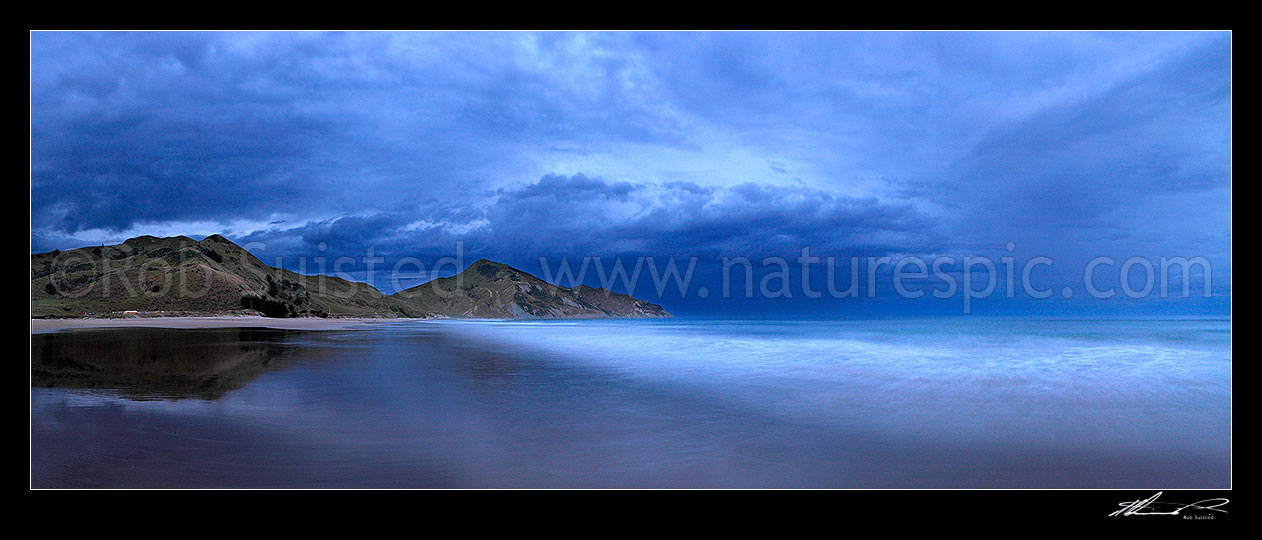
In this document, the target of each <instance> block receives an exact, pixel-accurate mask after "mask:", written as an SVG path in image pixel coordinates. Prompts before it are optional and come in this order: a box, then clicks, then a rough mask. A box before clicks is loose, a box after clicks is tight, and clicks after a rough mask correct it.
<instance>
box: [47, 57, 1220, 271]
mask: <svg viewBox="0 0 1262 540" xmlns="http://www.w3.org/2000/svg"><path fill="white" fill-rule="evenodd" d="M31 116H32V120H31V145H32V156H31V161H32V165H31V176H32V179H31V182H32V184H31V213H32V215H31V226H32V231H31V242H32V250H33V251H45V250H50V249H54V248H63V249H64V248H69V247H76V246H80V245H84V244H91V243H102V242H113V241H118V240H121V239H124V238H126V237H128V236H133V235H136V234H190V235H201V234H210V233H215V232H220V233H225V234H226V235H227V236H229V237H230V238H233V239H234V240H238V241H244V242H259V243H263V244H266V245H267V248H266V251H267V254H269V255H272V254H274V255H277V256H282V255H283V256H296V255H314V254H318V253H324V252H325V251H326V250H327V252H329V253H336V252H340V251H348V252H349V251H352V250H360V249H362V248H363V247H364V246H367V245H372V246H375V247H376V249H377V250H378V252H379V253H384V254H387V255H386V256H388V257H402V256H408V255H414V256H422V257H425V256H430V255H433V254H438V253H442V252H444V251H447V252H449V251H450V249H451V246H452V244H453V243H454V242H455V241H456V240H461V241H463V242H464V245H465V246H466V250H467V251H470V252H474V253H476V254H477V255H478V256H487V257H492V258H500V259H509V260H525V259H534V258H537V257H539V256H560V255H618V254H650V255H663V256H665V255H684V256H691V255H697V256H702V257H713V256H717V255H721V254H734V255H745V256H751V257H756V256H759V255H761V254H784V253H791V252H795V251H796V250H798V249H800V248H801V247H802V246H811V247H812V249H814V250H816V251H828V252H832V253H836V254H838V255H847V256H848V255H851V254H869V253H876V254H880V253H911V254H933V253H945V252H970V253H972V252H976V253H998V252H1000V250H1002V249H1003V246H1004V245H1005V243H1006V242H1008V241H1012V242H1015V243H1016V244H1017V245H1018V246H1019V247H1020V250H1021V252H1022V253H1024V254H1040V255H1049V256H1056V257H1061V258H1065V259H1070V260H1077V259H1085V258H1087V257H1090V256H1095V255H1102V254H1103V255H1114V256H1129V255H1146V256H1159V255H1184V256H1193V255H1202V256H1206V257H1210V258H1211V259H1212V260H1213V261H1214V262H1215V265H1216V272H1221V273H1222V274H1223V277H1224V279H1225V280H1226V282H1228V283H1229V281H1230V242H1231V236H1230V228H1231V227H1230V225H1231V210H1230V194H1231V184H1230V179H1231V168H1230V157H1231V40H1230V35H1229V34H1225V33H1195V32H1194V33H995V32H982V33H949V32H946V33H890V32H877V33H811V32H804V33H652V32H648V33H594V34H592V33H507V32H493V33H441V32H436V33H387V32H372V33H331V34H326V33H313V34H309V33H215V32H194V33H44V32H39V33H34V34H33V35H32V38H31ZM321 246H322V247H321Z"/></svg>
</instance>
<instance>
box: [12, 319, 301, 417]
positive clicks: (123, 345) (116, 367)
mask: <svg viewBox="0 0 1262 540" xmlns="http://www.w3.org/2000/svg"><path fill="white" fill-rule="evenodd" d="M299 333H301V332H299V331H294V330H274V329H266V328H218V329H199V330H189V329H169V328H126V329H105V330H79V331H67V332H56V333H51V334H37V335H32V336H31V386H41V387H50V388H54V387H55V388H83V389H106V390H114V391H117V392H118V393H119V394H120V395H121V396H123V397H126V398H129V399H137V400H153V399H186V398H200V399H206V400H213V399H217V398H219V397H221V396H223V395H224V394H226V393H227V392H229V391H232V390H235V389H237V388H240V387H242V386H244V385H245V384H246V383H248V382H250V381H251V380H253V379H254V378H256V377H258V376H259V375H261V374H262V373H264V372H266V371H268V370H272V369H279V368H282V367H284V366H285V365H287V364H288V363H289V361H290V354H289V351H290V347H288V346H287V345H285V344H284V340H285V338H287V337H290V336H293V335H296V334H299Z"/></svg>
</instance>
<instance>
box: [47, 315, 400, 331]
mask: <svg viewBox="0 0 1262 540" xmlns="http://www.w3.org/2000/svg"><path fill="white" fill-rule="evenodd" d="M398 320H424V319H385V318H370V317H346V318H340V317H339V318H331V319H324V318H316V317H302V318H292V319H280V318H273V317H261V316H258V315H214V316H207V317H130V318H117V319H110V318H100V319H31V335H35V334H49V333H53V332H60V331H62V330H71V329H75V328H189V329H198V328H273V329H277V330H356V329H363V328H368V327H370V326H372V323H374V322H376V323H380V322H387V321H398Z"/></svg>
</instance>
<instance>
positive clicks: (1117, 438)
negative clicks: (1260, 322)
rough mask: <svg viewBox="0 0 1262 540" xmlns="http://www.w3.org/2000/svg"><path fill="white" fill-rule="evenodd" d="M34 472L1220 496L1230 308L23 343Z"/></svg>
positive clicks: (86, 478) (287, 481)
mask: <svg viewBox="0 0 1262 540" xmlns="http://www.w3.org/2000/svg"><path fill="white" fill-rule="evenodd" d="M31 454H32V455H31V483H32V486H34V487H410V488H426V487H455V488H466V487H469V488H484V487H490V488H494V487H505V488H519V487H535V488H601V487H627V488H649V487H666V488H693V487H696V488H706V487H725V488H726V487H736V488H741V487H748V488H766V487H775V488H800V487H809V488H902V487H922V488H976V487H994V488H1006V487H1028V488H1062V487H1090V488H1179V487H1187V488H1227V487H1230V486H1231V324H1230V320H1227V319H1206V320H1195V319H1140V320H1050V319H1049V320H1036V319H999V318H981V317H957V318H926V319H915V320H850V321H743V320H738V321H716V320H693V319H668V320H608V321H587V320H584V321H540V322H529V321H430V322H427V321H389V322H381V323H375V324H373V325H372V326H371V327H370V328H368V329H361V330H339V331H320V332H296V331H265V330H236V329H228V330H224V329H217V330H176V329H170V330H162V329H101V330H74V331H63V332H59V333H55V334H41V335H35V336H32V388H31Z"/></svg>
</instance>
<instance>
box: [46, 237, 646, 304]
mask: <svg viewBox="0 0 1262 540" xmlns="http://www.w3.org/2000/svg"><path fill="white" fill-rule="evenodd" d="M129 311H135V312H145V313H146V314H155V313H158V314H163V315H176V314H182V315H207V314H262V315H265V316H268V317H415V318H432V317H474V318H593V317H669V316H670V314H669V313H667V312H666V310H664V309H662V307H661V306H658V305H656V304H652V303H649V302H645V301H643V300H637V299H635V298H632V297H630V296H627V295H622V294H616V293H611V292H609V291H606V290H604V289H593V288H590V287H586V286H579V287H576V288H566V287H560V286H557V285H552V284H549V283H547V282H544V281H543V280H541V279H539V278H537V277H535V276H532V275H530V274H528V273H526V272H523V271H521V270H517V269H515V268H512V267H510V266H508V265H504V264H500V263H496V262H492V261H488V260H485V259H484V260H480V261H477V262H475V263H473V264H472V265H470V266H469V268H467V269H465V271H464V272H461V273H460V274H458V275H456V276H452V277H447V278H440V279H436V280H433V281H431V282H428V283H424V284H422V285H418V286H416V287H413V288H411V289H407V290H405V291H400V292H398V293H396V294H394V295H385V294H383V293H381V291H378V290H377V289H376V288H374V287H372V286H371V285H368V284H366V283H359V282H354V281H347V280H345V279H341V278H338V277H334V276H326V275H315V276H308V275H303V274H298V273H296V272H292V271H289V270H285V269H283V268H274V267H271V266H268V265H266V264H264V263H263V262H262V261H260V260H259V259H258V258H257V257H255V256H254V255H251V254H250V253H249V252H248V251H246V250H245V249H242V248H241V247H240V246H238V245H236V244H234V243H232V242H231V241H229V240H228V239H227V238H224V237H223V236H220V235H212V236H208V237H206V238H205V239H204V240H201V241H200V242H199V241H196V240H193V239H191V238H188V237H186V236H176V237H171V238H157V237H153V236H141V237H138V238H132V239H130V240H127V241H125V242H123V243H121V244H117V245H112V246H99V247H85V248H79V249H73V250H68V251H53V252H49V253H39V254H34V255H31V315H32V316H33V317H77V316H103V315H110V314H118V313H122V312H129Z"/></svg>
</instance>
